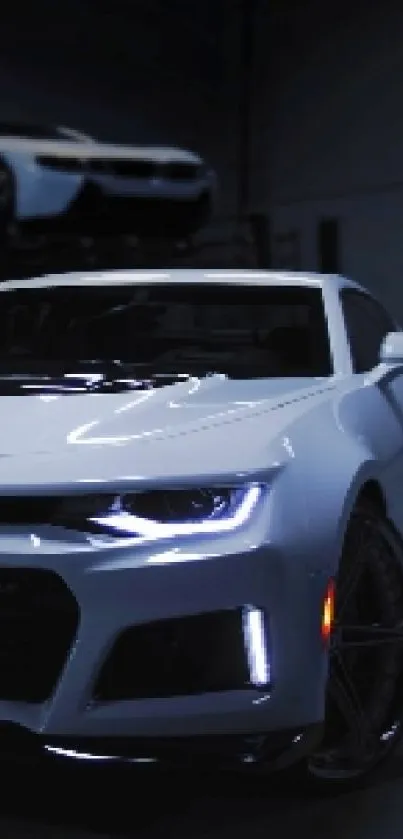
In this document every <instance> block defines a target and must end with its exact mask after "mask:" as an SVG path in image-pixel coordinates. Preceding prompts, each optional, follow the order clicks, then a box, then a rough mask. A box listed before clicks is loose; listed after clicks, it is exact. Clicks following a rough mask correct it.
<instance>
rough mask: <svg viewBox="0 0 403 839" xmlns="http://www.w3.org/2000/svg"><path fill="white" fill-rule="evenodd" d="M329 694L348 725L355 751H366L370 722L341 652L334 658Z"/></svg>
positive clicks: (368, 741)
mask: <svg viewBox="0 0 403 839" xmlns="http://www.w3.org/2000/svg"><path fill="white" fill-rule="evenodd" d="M329 695H330V696H331V698H332V700H333V702H334V704H335V706H336V707H337V709H338V711H339V714H340V715H341V717H342V718H343V720H344V722H345V724H346V726H347V733H348V739H349V741H350V744H351V746H352V747H353V748H354V751H359V752H362V753H363V752H365V751H366V747H367V746H368V745H369V743H370V740H371V736H370V731H369V729H368V722H367V719H366V716H365V713H364V709H363V707H362V703H361V700H360V697H359V695H358V693H357V691H356V689H355V686H354V682H353V680H352V678H351V676H350V674H349V672H348V670H347V668H346V666H345V664H344V661H343V658H342V656H341V655H340V653H336V654H335V656H334V657H333V658H332V665H331V674H330V681H329Z"/></svg>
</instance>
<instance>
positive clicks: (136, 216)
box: [20, 182, 213, 239]
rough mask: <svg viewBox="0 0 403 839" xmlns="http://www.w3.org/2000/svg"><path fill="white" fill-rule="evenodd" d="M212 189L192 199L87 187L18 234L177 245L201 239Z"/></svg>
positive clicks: (25, 221) (30, 220) (89, 184)
mask: <svg viewBox="0 0 403 839" xmlns="http://www.w3.org/2000/svg"><path fill="white" fill-rule="evenodd" d="M212 201H213V199H212V192H211V190H210V188H209V187H208V185H207V184H206V185H205V186H204V187H203V186H202V185H200V188H199V189H198V190H196V191H195V194H194V195H188V196H187V195H184V196H182V195H178V196H175V195H170V194H166V195H163V194H162V195H158V194H155V195H154V194H153V193H152V190H150V191H149V193H148V194H147V192H144V194H141V193H139V194H137V193H136V192H134V193H133V194H132V195H131V194H130V193H128V192H122V193H121V194H119V193H118V192H115V193H112V192H107V191H105V190H104V189H103V188H102V186H101V185H98V184H96V183H93V182H86V183H84V184H83V186H82V188H81V189H80V191H79V192H78V194H77V196H76V197H75V198H74V200H72V201H71V202H69V204H68V205H67V207H66V209H65V210H64V211H62V212H58V213H55V214H52V215H46V216H42V215H36V216H31V217H30V218H25V219H23V220H22V219H21V220H20V232H23V231H27V232H29V233H30V234H40V235H49V236H66V235H67V236H100V235H102V236H117V235H119V236H125V235H131V236H138V237H141V238H144V237H156V238H167V239H177V238H186V237H188V236H190V235H193V234H195V233H197V232H198V231H199V230H200V229H201V228H202V227H203V226H204V225H205V224H207V223H208V221H209V219H210V216H211V213H212Z"/></svg>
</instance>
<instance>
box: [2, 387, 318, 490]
mask: <svg viewBox="0 0 403 839" xmlns="http://www.w3.org/2000/svg"><path fill="white" fill-rule="evenodd" d="M333 387H334V384H332V383H331V382H330V380H314V379H299V380H290V379H288V380H281V379H279V380H267V379H265V380H262V379H260V380H252V381H250V380H249V381H239V380H236V381H234V380H228V379H225V378H224V377H221V376H213V377H208V378H205V379H198V378H192V379H189V380H188V381H185V382H181V383H178V384H173V385H172V384H170V385H168V386H166V387H162V388H158V389H156V390H146V391H139V392H131V393H127V392H125V393H120V394H97V393H87V394H78V395H77V394H71V395H70V394H67V395H46V394H43V395H32V396H31V395H30V396H0V488H1V489H2V490H3V492H4V490H5V488H6V487H10V488H16V489H18V490H19V491H22V490H24V489H27V488H28V487H37V488H40V487H42V486H44V487H45V486H47V487H49V486H60V487H62V486H67V485H70V486H71V483H73V484H74V483H78V484H85V486H86V487H89V485H90V484H92V483H93V484H96V485H98V486H99V484H100V483H101V484H102V483H103V482H107V481H113V482H115V483H116V484H119V483H123V484H125V483H126V482H127V481H131V482H133V481H137V480H145V481H153V480H156V479H164V478H166V479H169V478H174V477H175V476H177V477H181V478H183V479H186V477H192V476H197V475H200V476H202V475H204V474H206V475H213V474H216V475H223V474H227V475H230V474H233V473H234V472H244V471H245V470H246V471H248V470H251V469H254V468H256V469H261V468H262V467H264V466H265V465H266V463H265V461H266V460H267V453H268V451H269V448H268V447H269V445H270V442H271V441H273V440H275V439H276V438H277V437H278V435H279V434H281V433H284V430H285V428H286V427H287V425H288V424H290V423H291V422H292V421H293V420H294V419H295V418H296V417H297V416H298V415H299V414H300V413H301V411H306V410H307V409H308V406H309V405H311V406H312V403H313V402H315V401H321V400H323V399H325V398H327V394H328V392H329V390H333ZM307 397H308V398H307ZM267 413H269V414H271V418H270V420H269V419H268V417H267ZM251 422H252V423H253V429H251V427H250V426H249V425H248V424H250V423H251Z"/></svg>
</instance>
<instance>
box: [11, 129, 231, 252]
mask: <svg viewBox="0 0 403 839" xmlns="http://www.w3.org/2000/svg"><path fill="white" fill-rule="evenodd" d="M214 193H215V175H214V173H213V172H212V171H211V170H210V169H209V168H208V167H207V166H206V164H205V163H204V161H203V160H202V159H201V157H199V155H197V154H194V153H193V152H190V151H185V150H183V149H178V148H164V147H159V146H155V147H153V146H147V147H144V148H141V147H137V146H122V145H112V144H107V143H101V142H98V141H96V140H94V139H93V138H91V137H88V136H87V135H85V134H82V133H81V132H77V131H73V130H72V129H69V128H63V127H56V128H52V127H49V126H34V125H28V126H24V125H19V124H17V123H15V124H14V123H13V124H9V123H7V124H5V123H1V122H0V235H1V237H2V239H3V241H4V240H5V239H7V240H8V239H9V238H10V236H12V237H14V240H17V239H20V240H21V239H23V237H24V235H27V234H31V235H32V234H37V233H39V234H45V235H46V234H47V235H50V236H51V235H54V234H56V233H57V234H63V235H66V234H71V233H74V234H79V235H82V236H90V235H99V234H107V235H114V234H119V235H126V234H130V235H133V236H134V235H136V236H139V237H144V236H150V235H152V236H155V237H166V238H167V239H174V240H175V239H178V238H183V239H185V238H188V237H190V236H191V235H193V234H194V233H196V232H197V231H198V230H200V229H201V228H202V227H203V225H205V224H206V223H207V221H208V220H209V218H210V216H211V213H212V208H213V203H214Z"/></svg>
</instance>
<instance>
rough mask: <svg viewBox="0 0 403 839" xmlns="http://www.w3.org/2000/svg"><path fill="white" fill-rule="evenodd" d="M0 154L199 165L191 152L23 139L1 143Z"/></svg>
mask: <svg viewBox="0 0 403 839" xmlns="http://www.w3.org/2000/svg"><path fill="white" fill-rule="evenodd" d="M0 151H4V152H13V154H15V153H19V154H29V155H37V154H44V155H62V156H63V157H83V158H85V159H88V158H91V159H96V158H102V159H103V160H104V159H106V158H109V157H110V158H113V159H116V158H121V159H122V160H150V161H153V162H156V163H177V162H180V163H196V164H199V163H201V158H200V157H199V155H197V154H195V153H194V152H191V151H187V150H185V149H178V148H174V147H172V148H171V147H169V146H168V147H166V146H123V145H122V146H121V145H117V144H116V145H114V144H112V143H101V142H98V141H95V140H92V139H91V140H88V141H86V142H81V143H80V142H77V141H76V140H35V139H32V140H31V139H25V138H22V137H6V138H4V137H3V138H1V139H0Z"/></svg>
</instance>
